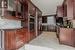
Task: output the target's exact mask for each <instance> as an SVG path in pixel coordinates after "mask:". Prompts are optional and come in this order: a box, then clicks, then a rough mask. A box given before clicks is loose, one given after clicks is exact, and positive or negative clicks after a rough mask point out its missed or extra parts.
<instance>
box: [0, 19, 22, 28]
mask: <svg viewBox="0 0 75 50" xmlns="http://www.w3.org/2000/svg"><path fill="white" fill-rule="evenodd" d="M18 28H22V26H21V21H19V20H10V19H0V29H18Z"/></svg>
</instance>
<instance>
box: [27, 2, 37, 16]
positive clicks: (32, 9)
mask: <svg viewBox="0 0 75 50" xmlns="http://www.w3.org/2000/svg"><path fill="white" fill-rule="evenodd" d="M28 7H29V8H28V9H29V14H30V15H32V16H34V17H35V16H36V9H35V6H34V5H33V4H32V3H31V2H29V4H28Z"/></svg>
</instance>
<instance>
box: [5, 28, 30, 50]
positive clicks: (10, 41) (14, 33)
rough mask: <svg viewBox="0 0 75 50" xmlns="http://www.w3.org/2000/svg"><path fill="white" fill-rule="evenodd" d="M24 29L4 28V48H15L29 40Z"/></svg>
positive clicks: (13, 49) (9, 49) (15, 49)
mask: <svg viewBox="0 0 75 50" xmlns="http://www.w3.org/2000/svg"><path fill="white" fill-rule="evenodd" d="M29 36H30V35H29V33H27V30H26V29H24V28H23V29H16V30H5V50H17V49H18V48H20V47H22V46H23V45H24V44H25V43H27V42H28V41H29Z"/></svg>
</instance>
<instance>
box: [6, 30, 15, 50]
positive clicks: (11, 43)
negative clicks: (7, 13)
mask: <svg viewBox="0 0 75 50" xmlns="http://www.w3.org/2000/svg"><path fill="white" fill-rule="evenodd" d="M15 35H16V34H15V30H5V50H13V49H15V48H16V36H15Z"/></svg>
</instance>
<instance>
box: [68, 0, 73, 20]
mask: <svg viewBox="0 0 75 50" xmlns="http://www.w3.org/2000/svg"><path fill="white" fill-rule="evenodd" d="M73 4H74V0H67V18H68V20H72V19H74V12H73V8H74V6H73Z"/></svg>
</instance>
